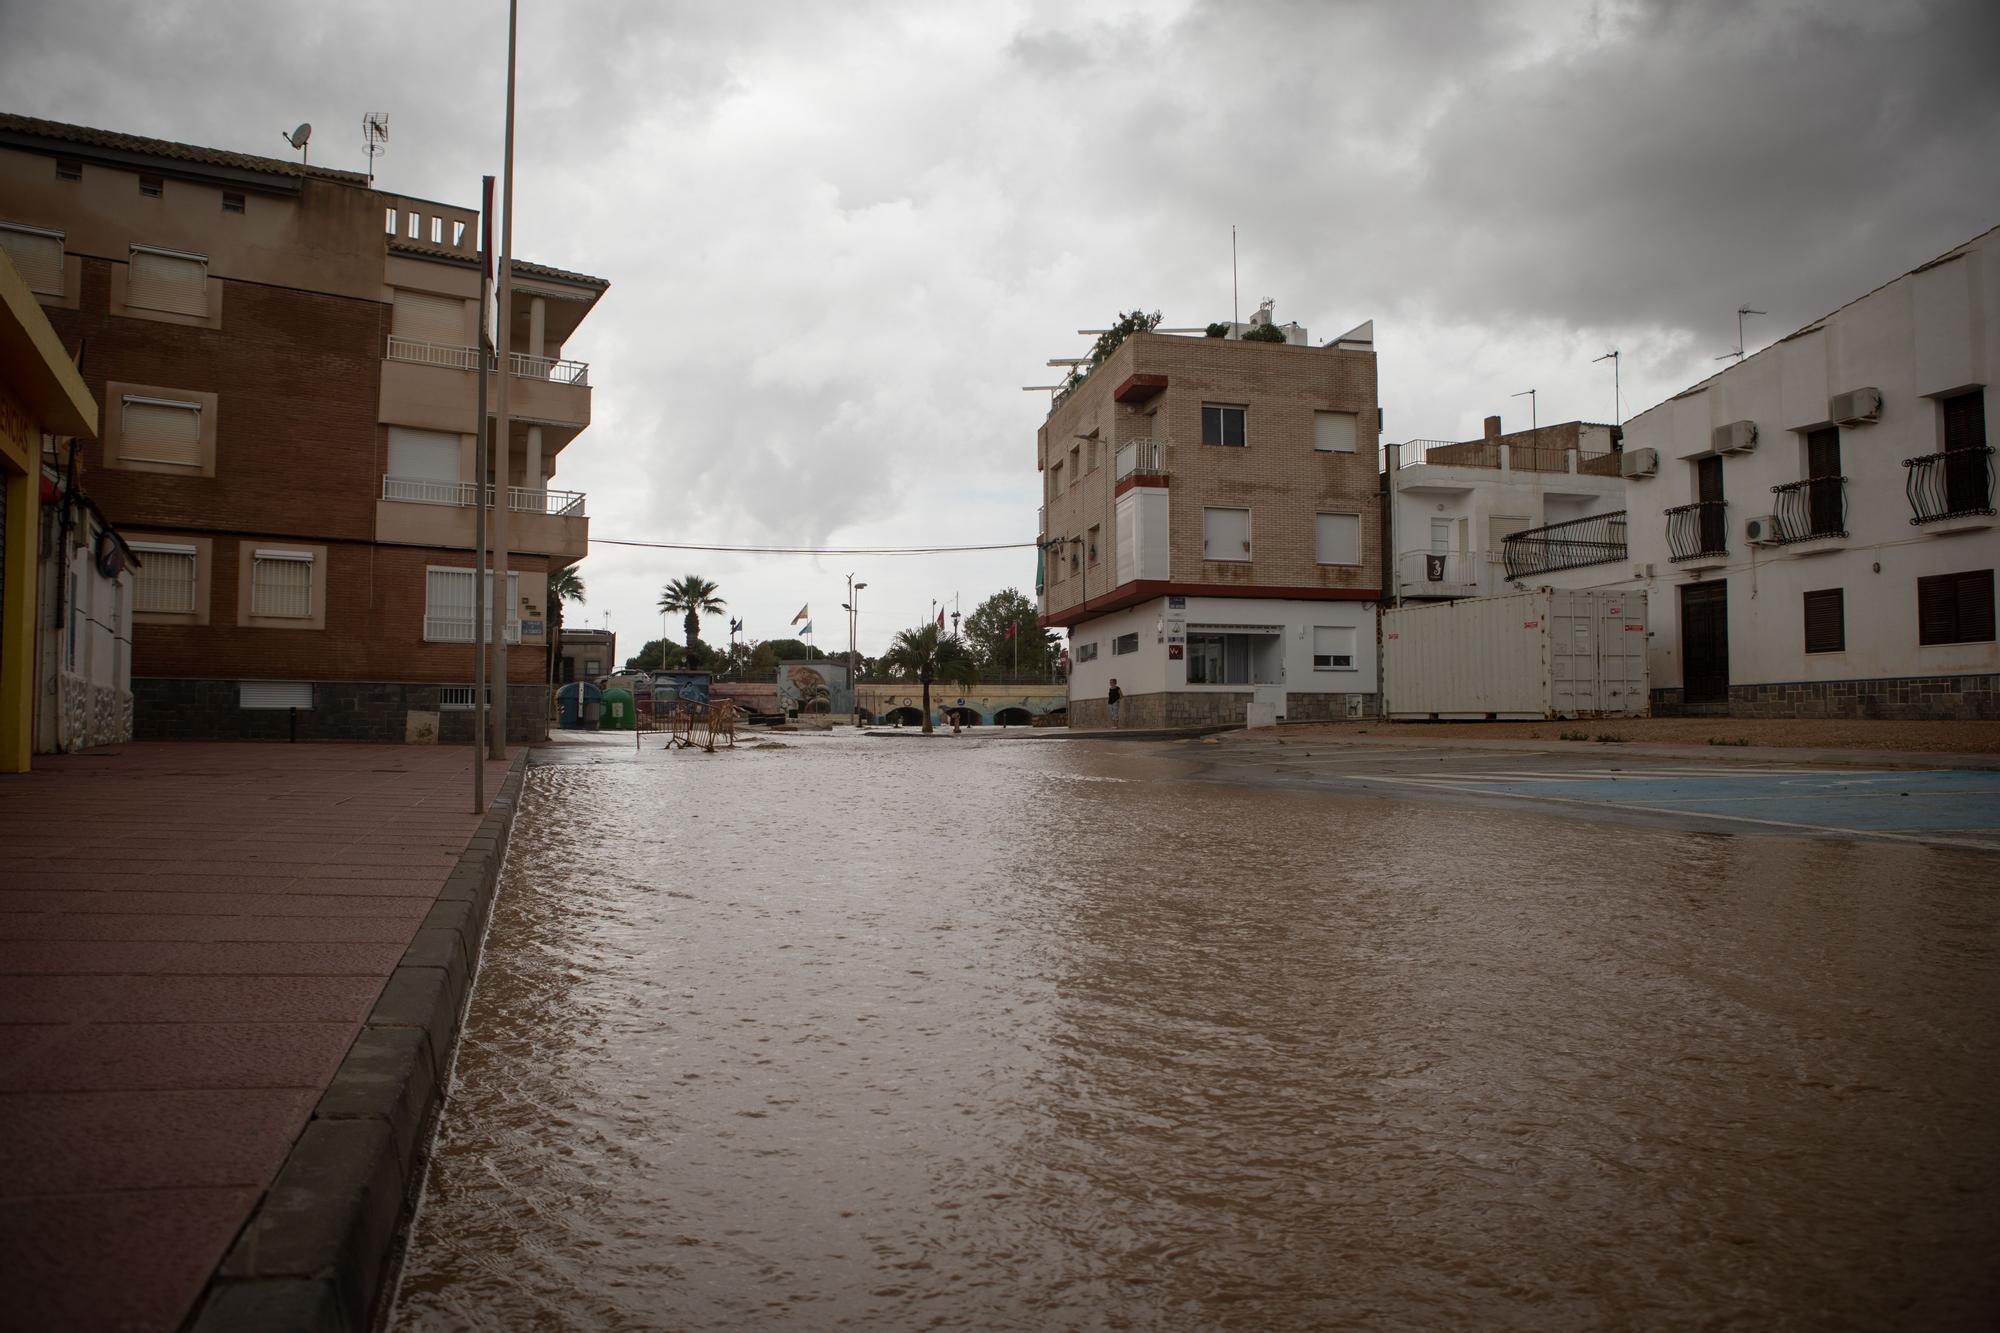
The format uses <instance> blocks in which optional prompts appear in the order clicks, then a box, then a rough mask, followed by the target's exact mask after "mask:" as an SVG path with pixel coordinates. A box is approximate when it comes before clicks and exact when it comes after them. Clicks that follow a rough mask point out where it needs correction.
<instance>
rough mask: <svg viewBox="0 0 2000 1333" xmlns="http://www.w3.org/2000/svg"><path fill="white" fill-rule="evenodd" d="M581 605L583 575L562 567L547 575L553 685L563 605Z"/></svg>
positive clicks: (557, 658)
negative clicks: (565, 603) (569, 603)
mask: <svg viewBox="0 0 2000 1333" xmlns="http://www.w3.org/2000/svg"><path fill="white" fill-rule="evenodd" d="M564 602H575V603H576V604H577V605H578V606H582V605H583V575H581V574H579V573H577V572H576V566H575V565H564V566H563V567H562V568H561V569H558V570H556V571H554V572H553V573H551V574H550V575H549V631H550V633H549V683H550V684H551V685H553V684H555V679H556V663H557V662H559V661H561V660H562V632H563V603H564Z"/></svg>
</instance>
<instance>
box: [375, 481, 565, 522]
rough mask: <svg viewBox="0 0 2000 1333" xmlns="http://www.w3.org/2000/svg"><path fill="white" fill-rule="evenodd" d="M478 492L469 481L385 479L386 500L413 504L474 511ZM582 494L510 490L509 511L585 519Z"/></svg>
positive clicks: (488, 496) (488, 500)
mask: <svg viewBox="0 0 2000 1333" xmlns="http://www.w3.org/2000/svg"><path fill="white" fill-rule="evenodd" d="M476 489H477V488H476V487H475V486H474V484H473V483H472V482H469V481H432V480H429V479H428V478H424V477H384V478H382V498H383V499H384V500H402V501H404V502H406V503H409V504H425V505H452V506H455V507H457V508H460V509H466V508H470V507H471V505H472V497H473V494H474V492H475V490H476ZM583 502H584V495H583V492H582V491H554V490H547V489H544V488H541V487H533V486H509V487H508V488H507V508H508V509H509V510H511V511H512V512H514V513H517V514H553V515H555V516H556V517H558V518H583V517H584V516H585V514H584V503H583ZM486 507H487V508H489V509H491V508H492V507H493V488H492V487H491V486H488V487H487V488H486Z"/></svg>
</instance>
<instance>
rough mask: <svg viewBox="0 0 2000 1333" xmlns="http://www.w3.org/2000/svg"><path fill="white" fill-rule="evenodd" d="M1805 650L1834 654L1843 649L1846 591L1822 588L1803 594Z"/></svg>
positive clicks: (1844, 642) (1845, 630)
mask: <svg viewBox="0 0 2000 1333" xmlns="http://www.w3.org/2000/svg"><path fill="white" fill-rule="evenodd" d="M1805 600H1806V651H1807V652H1809V653H1838V652H1843V651H1845V650H1846V648H1847V610H1846V600H1847V599H1846V592H1845V590H1844V589H1841V588H1824V589H1821V590H1820V591H1818V592H1809V593H1807V594H1806V599H1805Z"/></svg>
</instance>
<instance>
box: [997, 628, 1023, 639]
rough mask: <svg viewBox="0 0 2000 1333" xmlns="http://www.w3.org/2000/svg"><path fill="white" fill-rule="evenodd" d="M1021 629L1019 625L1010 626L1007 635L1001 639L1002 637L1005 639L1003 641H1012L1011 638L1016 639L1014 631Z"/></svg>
mask: <svg viewBox="0 0 2000 1333" xmlns="http://www.w3.org/2000/svg"><path fill="white" fill-rule="evenodd" d="M1019 628H1020V626H1018V625H1009V626H1008V627H1007V632H1006V633H1005V634H1003V635H1001V636H1000V637H1001V638H1003V639H1011V638H1013V637H1014V631H1015V630H1017V629H1019Z"/></svg>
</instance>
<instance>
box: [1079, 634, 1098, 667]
mask: <svg viewBox="0 0 2000 1333" xmlns="http://www.w3.org/2000/svg"><path fill="white" fill-rule="evenodd" d="M1076 660H1077V661H1079V662H1095V661H1096V660H1097V641H1096V640H1095V639H1092V640H1091V641H1090V642H1089V643H1079V644H1078V645H1077V646H1076Z"/></svg>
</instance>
